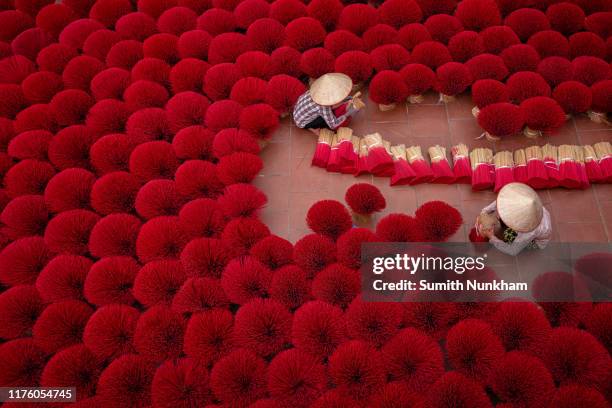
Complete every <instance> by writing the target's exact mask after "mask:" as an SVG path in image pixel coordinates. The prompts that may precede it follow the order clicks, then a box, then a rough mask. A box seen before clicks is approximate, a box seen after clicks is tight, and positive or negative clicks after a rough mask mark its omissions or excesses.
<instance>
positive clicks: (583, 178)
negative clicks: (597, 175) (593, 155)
mask: <svg viewBox="0 0 612 408" xmlns="http://www.w3.org/2000/svg"><path fill="white" fill-rule="evenodd" d="M572 148H573V149H574V157H575V158H576V165H577V166H578V176H579V180H580V188H582V189H585V188H588V187H589V186H590V185H591V183H589V176H588V175H587V171H586V166H585V163H584V150H583V149H582V146H576V145H574V146H572Z"/></svg>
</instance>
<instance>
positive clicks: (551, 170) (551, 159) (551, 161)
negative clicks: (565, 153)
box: [542, 144, 561, 188]
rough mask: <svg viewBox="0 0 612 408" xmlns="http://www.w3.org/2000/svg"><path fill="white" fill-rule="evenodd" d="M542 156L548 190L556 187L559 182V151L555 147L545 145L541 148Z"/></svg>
mask: <svg viewBox="0 0 612 408" xmlns="http://www.w3.org/2000/svg"><path fill="white" fill-rule="evenodd" d="M542 156H543V157H544V166H546V174H547V175H548V188H553V187H558V186H559V182H560V181H561V174H560V173H559V151H558V149H557V146H553V145H551V144H545V145H544V146H542Z"/></svg>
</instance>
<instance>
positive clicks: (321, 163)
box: [312, 129, 334, 168]
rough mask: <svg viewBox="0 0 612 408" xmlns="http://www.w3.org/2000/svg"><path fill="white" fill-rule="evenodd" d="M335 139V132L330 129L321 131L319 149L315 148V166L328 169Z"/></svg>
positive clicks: (313, 160)
mask: <svg viewBox="0 0 612 408" xmlns="http://www.w3.org/2000/svg"><path fill="white" fill-rule="evenodd" d="M333 138H334V132H332V131H331V130H329V129H321V131H320V132H319V140H318V141H317V147H316V148H315V152H314V156H312V165H313V166H316V167H322V168H326V167H327V162H328V161H329V154H330V152H331V145H332V140H333Z"/></svg>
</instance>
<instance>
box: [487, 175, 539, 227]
mask: <svg viewBox="0 0 612 408" xmlns="http://www.w3.org/2000/svg"><path fill="white" fill-rule="evenodd" d="M497 213H498V214H499V218H501V220H502V221H503V222H504V224H506V225H507V226H508V227H510V228H512V229H513V230H515V231H517V232H529V231H533V230H534V229H535V228H536V227H537V226H538V225H540V221H542V213H543V210H542V202H541V201H540V197H539V196H538V193H536V192H535V190H534V189H532V188H531V187H529V186H528V185H527V184H523V183H509V184H506V185H505V186H504V187H503V188H502V189H501V190H500V191H499V194H498V195H497Z"/></svg>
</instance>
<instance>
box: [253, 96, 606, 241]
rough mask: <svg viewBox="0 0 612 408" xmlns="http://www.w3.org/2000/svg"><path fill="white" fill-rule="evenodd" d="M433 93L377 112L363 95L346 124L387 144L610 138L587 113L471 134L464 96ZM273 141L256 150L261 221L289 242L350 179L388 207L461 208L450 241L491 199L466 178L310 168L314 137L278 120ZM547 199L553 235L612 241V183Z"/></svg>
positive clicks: (511, 145) (474, 127) (509, 144)
mask: <svg viewBox="0 0 612 408" xmlns="http://www.w3.org/2000/svg"><path fill="white" fill-rule="evenodd" d="M436 102H437V95H433V94H432V95H427V97H426V103H425V104H423V105H408V106H406V105H401V106H398V107H397V108H396V109H395V110H393V111H390V112H379V111H378V108H377V107H376V106H375V105H374V104H373V103H372V102H371V101H368V106H367V107H366V109H365V110H364V111H362V112H360V113H359V115H358V116H356V117H355V118H354V120H353V123H352V126H351V127H352V128H353V130H354V132H355V134H357V135H364V134H366V133H372V132H374V131H377V132H379V133H381V134H382V135H383V137H384V138H385V139H387V140H389V141H391V143H394V144H397V143H405V144H406V145H412V144H420V145H421V146H422V147H424V148H425V147H428V146H431V145H435V144H440V145H442V146H446V147H447V151H448V150H449V149H450V147H451V146H452V145H454V144H457V143H461V142H463V143H466V144H467V145H468V146H469V147H470V148H473V147H479V146H487V147H491V148H493V149H494V151H495V150H505V149H511V150H512V149H516V148H519V147H525V146H529V145H531V144H534V143H537V144H541V145H543V144H545V143H553V144H557V145H559V144H592V143H596V142H599V141H602V140H612V128H610V127H607V126H605V125H597V124H595V123H593V122H591V121H590V120H589V119H588V118H586V117H580V118H576V119H572V120H570V121H568V122H567V123H566V124H565V126H564V127H563V128H562V129H561V130H560V131H559V132H558V133H557V134H554V135H551V136H547V137H544V138H540V139H538V140H536V141H534V140H532V139H527V138H525V137H524V136H519V135H516V136H513V137H511V138H508V139H506V140H503V141H501V142H496V143H491V142H488V141H486V140H484V139H483V140H474V139H475V138H476V137H478V136H479V135H480V133H481V129H480V128H479V126H478V124H477V123H476V120H475V119H474V117H473V116H472V114H471V109H472V103H471V98H470V96H469V95H461V96H460V97H458V98H457V100H456V101H455V102H453V103H451V104H448V105H444V104H437V103H436ZM282 123H283V124H282V126H281V128H280V129H279V130H278V131H277V133H276V134H275V135H274V137H273V139H272V142H271V143H270V144H269V145H268V146H267V147H266V149H265V150H264V152H263V153H262V158H263V160H264V170H263V171H262V173H261V175H260V176H259V177H258V178H257V179H256V182H255V184H256V185H257V186H258V187H259V188H261V189H262V190H263V191H264V192H265V193H266V194H267V195H268V205H267V206H266V208H264V209H263V211H262V218H263V221H264V222H265V223H266V224H267V225H269V226H270V228H271V229H272V231H273V232H274V233H275V234H278V235H280V236H282V237H285V238H288V239H289V240H291V241H293V242H295V241H296V240H297V239H298V238H299V237H301V236H302V235H304V234H306V233H308V232H309V230H308V228H307V226H306V223H305V221H304V217H305V215H306V212H307V211H308V208H309V207H310V206H311V205H312V204H313V203H314V202H315V201H317V200H321V199H327V198H329V199H337V200H340V201H343V197H344V192H345V191H346V189H347V188H348V187H349V186H350V185H351V184H353V183H356V182H359V181H367V182H372V183H374V184H375V185H377V186H378V187H379V188H380V189H381V191H382V192H383V194H384V195H385V197H386V199H387V209H386V210H385V211H384V212H383V213H381V214H379V215H378V217H379V218H380V217H382V216H384V215H385V214H388V213H392V212H404V213H409V214H410V213H413V212H414V210H415V209H416V208H417V206H418V205H420V204H422V203H424V202H426V201H430V200H434V199H438V200H444V201H446V202H448V203H449V204H452V205H453V206H455V207H457V208H458V209H459V211H460V212H461V213H462V214H463V218H464V227H463V228H461V229H460V230H459V231H458V232H457V234H455V235H454V236H453V237H452V238H451V240H452V241H467V233H468V232H469V229H470V228H471V226H472V224H473V221H474V218H475V217H476V215H477V214H478V213H479V212H480V209H481V208H482V207H484V206H485V205H487V204H489V203H490V202H491V201H493V200H494V198H495V195H494V193H493V192H492V191H485V192H472V191H471V188H470V187H469V186H467V185H435V184H423V185H418V186H402V187H390V186H389V179H388V178H376V177H372V176H363V177H359V178H355V177H353V176H351V175H344V174H334V173H327V172H326V171H325V170H323V169H320V168H316V167H311V166H310V160H311V159H312V154H313V152H314V148H315V144H316V136H315V135H314V134H312V133H310V132H308V131H304V130H301V129H298V128H296V127H294V126H292V125H291V121H290V119H289V118H287V119H285V120H284V121H283V122H282ZM540 195H541V197H542V201H543V202H544V204H545V206H546V207H547V208H548V209H549V210H550V211H551V214H552V217H553V225H554V239H555V240H559V241H565V242H570V241H574V242H575V241H585V242H605V241H609V242H610V241H612V185H610V184H608V185H596V186H594V187H593V188H590V189H588V190H586V191H577V190H563V189H552V190H545V191H541V192H540Z"/></svg>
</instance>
